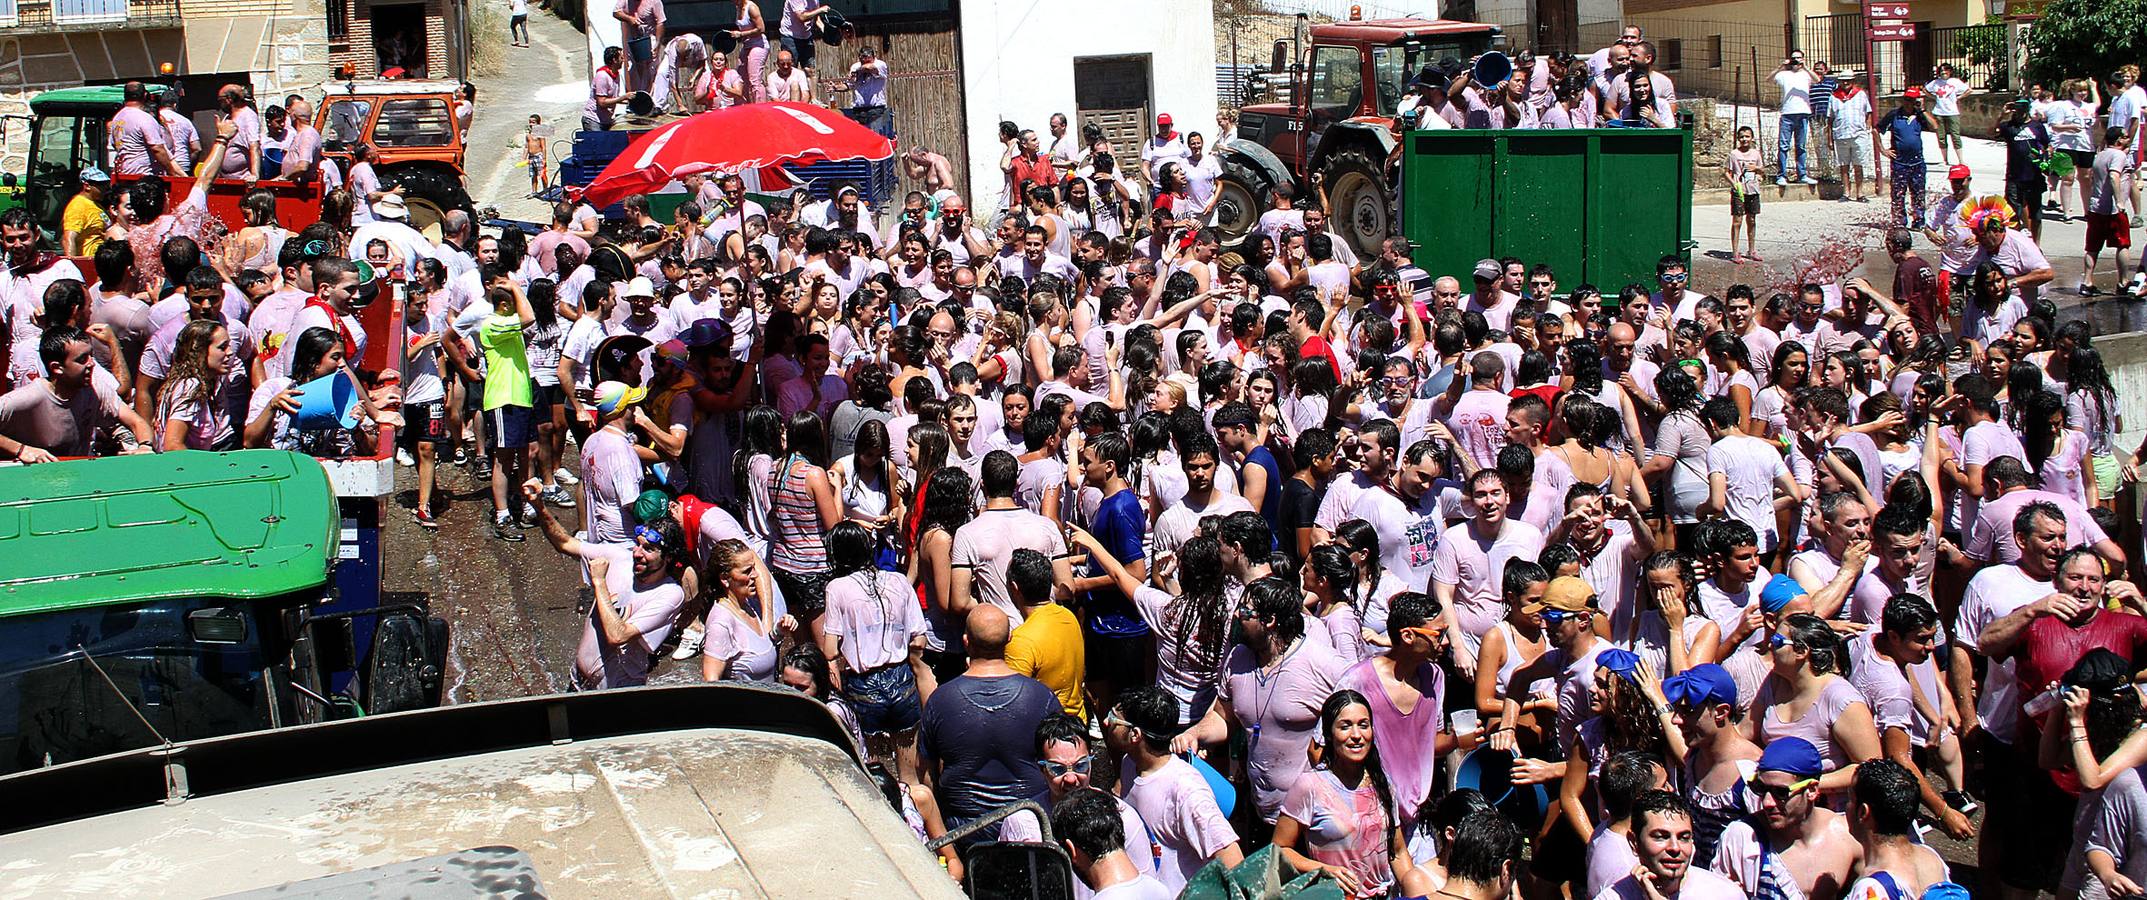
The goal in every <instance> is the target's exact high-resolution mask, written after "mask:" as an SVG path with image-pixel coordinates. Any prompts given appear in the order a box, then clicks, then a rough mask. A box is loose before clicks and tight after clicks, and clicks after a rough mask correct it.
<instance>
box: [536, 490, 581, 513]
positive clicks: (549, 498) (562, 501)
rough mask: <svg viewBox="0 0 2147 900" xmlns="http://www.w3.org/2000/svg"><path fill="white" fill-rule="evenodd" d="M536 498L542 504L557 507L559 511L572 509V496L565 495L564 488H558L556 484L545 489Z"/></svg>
mask: <svg viewBox="0 0 2147 900" xmlns="http://www.w3.org/2000/svg"><path fill="white" fill-rule="evenodd" d="M537 496H538V498H539V499H542V500H543V501H544V502H546V503H549V504H551V505H553V506H556V507H559V508H560V509H573V508H574V495H573V494H570V493H567V489H566V488H563V487H560V486H559V485H556V484H555V485H552V486H551V487H548V488H545V489H544V490H543V491H542V492H540V493H539V494H538V495H537Z"/></svg>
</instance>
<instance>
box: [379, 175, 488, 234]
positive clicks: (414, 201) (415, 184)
mask: <svg viewBox="0 0 2147 900" xmlns="http://www.w3.org/2000/svg"><path fill="white" fill-rule="evenodd" d="M388 174H389V175H390V176H392V177H393V178H394V180H395V182H396V183H397V184H400V185H402V186H403V201H404V202H405V203H407V204H409V206H410V227H412V228H415V229H417V230H419V231H424V230H425V229H426V228H427V227H428V226H432V225H437V224H439V223H440V220H441V218H442V217H444V216H446V215H447V211H448V210H451V209H459V210H462V211H464V212H468V213H472V214H475V212H476V209H475V208H474V207H473V206H472V204H471V203H470V195H469V192H468V191H466V190H464V189H463V187H462V179H460V178H457V177H455V176H454V175H452V174H450V173H448V172H446V171H443V170H440V169H434V168H422V167H410V168H399V169H394V170H391V171H390V172H389V173H388Z"/></svg>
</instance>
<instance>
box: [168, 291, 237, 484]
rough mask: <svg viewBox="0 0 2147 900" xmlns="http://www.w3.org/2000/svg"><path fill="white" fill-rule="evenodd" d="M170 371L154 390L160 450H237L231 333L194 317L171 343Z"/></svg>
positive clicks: (218, 324) (235, 398) (235, 395)
mask: <svg viewBox="0 0 2147 900" xmlns="http://www.w3.org/2000/svg"><path fill="white" fill-rule="evenodd" d="M171 359H172V363H171V368H170V370H169V371H168V373H167V374H166V375H165V376H164V384H163V385H161V386H160V387H159V388H158V390H157V396H156V405H155V407H154V409H155V413H156V414H155V415H154V416H152V417H151V419H150V423H151V424H152V425H154V426H155V428H156V436H157V446H156V449H157V450H159V451H171V450H237V449H239V444H240V432H239V430H238V429H237V428H234V427H233V426H232V419H233V418H235V417H234V416H233V415H232V413H233V412H234V411H236V410H237V409H238V408H239V404H240V403H241V402H243V400H242V399H241V396H242V395H240V394H239V393H238V389H237V385H238V384H239V383H240V382H239V381H238V380H237V379H235V378H233V377H232V374H231V372H232V368H231V367H232V365H233V364H234V360H233V356H232V349H231V333H230V332H229V331H228V330H226V329H225V328H224V326H223V324H222V323H220V322H217V321H215V320H212V319H196V320H194V321H192V322H188V323H186V325H185V327H182V328H180V329H179V335H178V337H176V338H174V339H173V341H172V353H171Z"/></svg>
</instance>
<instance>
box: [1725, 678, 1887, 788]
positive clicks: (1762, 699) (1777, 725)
mask: <svg viewBox="0 0 2147 900" xmlns="http://www.w3.org/2000/svg"><path fill="white" fill-rule="evenodd" d="M1790 694H1791V690H1790V688H1789V687H1788V686H1787V685H1786V684H1785V683H1784V682H1783V681H1782V680H1781V679H1780V678H1769V679H1767V680H1766V681H1763V682H1761V683H1760V685H1759V693H1757V694H1755V695H1753V697H1752V711H1751V715H1752V716H1753V717H1755V718H1756V719H1757V720H1758V737H1759V743H1760V744H1761V745H1765V744H1766V743H1767V742H1768V741H1772V740H1774V739H1775V738H1782V737H1800V738H1803V739H1805V740H1807V741H1810V742H1811V743H1812V746H1813V747H1814V748H1816V749H1818V751H1819V753H1820V755H1821V756H1824V757H1826V759H1827V767H1828V768H1829V769H1839V768H1841V767H1842V766H1846V765H1848V764H1849V763H1851V762H1854V760H1851V759H1849V754H1848V751H1847V750H1845V749H1843V748H1842V747H1841V746H1839V745H1837V744H1835V743H1834V723H1835V722H1836V721H1838V720H1839V719H1840V718H1841V714H1842V711H1843V710H1846V709H1848V708H1849V707H1851V706H1855V705H1857V704H1860V703H1864V695H1863V694H1862V693H1859V692H1858V691H1857V690H1856V686H1855V685H1853V684H1850V683H1849V680H1848V679H1846V678H1842V677H1840V676H1838V675H1837V676H1831V677H1828V678H1827V679H1826V685H1825V686H1824V687H1821V688H1820V689H1819V697H1818V699H1816V700H1814V701H1812V704H1811V705H1810V706H1808V707H1805V709H1804V713H1803V714H1802V715H1800V716H1798V717H1797V718H1796V719H1795V720H1790V719H1788V718H1787V715H1788V706H1787V705H1786V704H1787V703H1788V702H1789V696H1790ZM1864 705H1865V707H1866V708H1867V709H1868V708H1869V706H1870V704H1864Z"/></svg>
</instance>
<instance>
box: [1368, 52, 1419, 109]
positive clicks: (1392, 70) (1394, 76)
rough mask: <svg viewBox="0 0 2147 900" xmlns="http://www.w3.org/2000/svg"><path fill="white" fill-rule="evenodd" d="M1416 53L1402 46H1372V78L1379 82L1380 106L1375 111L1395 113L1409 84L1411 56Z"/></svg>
mask: <svg viewBox="0 0 2147 900" xmlns="http://www.w3.org/2000/svg"><path fill="white" fill-rule="evenodd" d="M1414 55H1415V54H1413V53H1404V52H1403V51H1402V49H1401V48H1400V47H1373V48H1372V78H1373V79H1375V80H1377V81H1378V82H1379V100H1378V106H1377V107H1376V108H1375V109H1374V110H1373V112H1376V113H1378V114H1379V115H1382V116H1391V115H1394V110H1395V107H1396V106H1397V105H1398V104H1400V103H1401V98H1402V93H1403V91H1404V90H1405V89H1407V88H1408V86H1409V64H1410V57H1412V56H1414Z"/></svg>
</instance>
